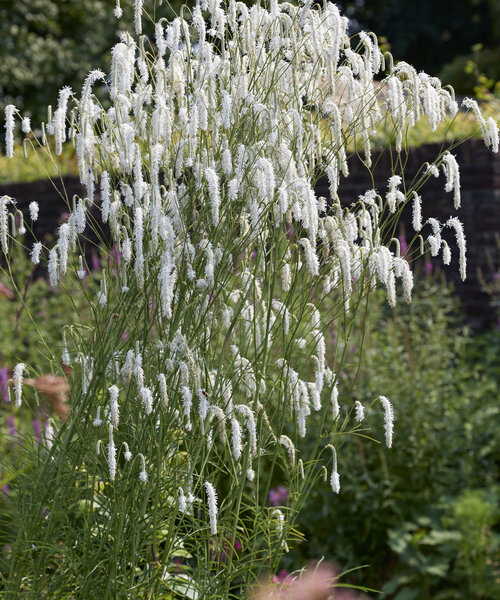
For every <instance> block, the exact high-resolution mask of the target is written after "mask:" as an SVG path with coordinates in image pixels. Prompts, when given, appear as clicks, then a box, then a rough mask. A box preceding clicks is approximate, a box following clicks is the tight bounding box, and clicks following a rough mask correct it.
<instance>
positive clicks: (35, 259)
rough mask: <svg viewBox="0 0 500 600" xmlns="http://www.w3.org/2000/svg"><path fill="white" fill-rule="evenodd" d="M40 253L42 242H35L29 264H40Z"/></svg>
mask: <svg viewBox="0 0 500 600" xmlns="http://www.w3.org/2000/svg"><path fill="white" fill-rule="evenodd" d="M41 253H42V242H35V243H34V244H33V248H32V250H31V262H32V263H33V264H34V265H38V264H39V263H40V254H41Z"/></svg>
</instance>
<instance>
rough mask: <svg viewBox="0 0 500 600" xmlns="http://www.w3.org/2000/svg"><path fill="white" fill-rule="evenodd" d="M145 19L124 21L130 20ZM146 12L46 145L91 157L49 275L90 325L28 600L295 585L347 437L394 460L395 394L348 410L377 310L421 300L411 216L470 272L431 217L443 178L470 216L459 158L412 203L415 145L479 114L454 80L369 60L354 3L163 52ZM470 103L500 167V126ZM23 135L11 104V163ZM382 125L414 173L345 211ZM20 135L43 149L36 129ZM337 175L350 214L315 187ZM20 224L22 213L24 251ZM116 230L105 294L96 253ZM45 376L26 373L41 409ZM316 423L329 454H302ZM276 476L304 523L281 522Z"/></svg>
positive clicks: (72, 351) (37, 534)
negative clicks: (384, 300)
mask: <svg viewBox="0 0 500 600" xmlns="http://www.w3.org/2000/svg"><path fill="white" fill-rule="evenodd" d="M127 8H128V7H125V8H124V7H121V6H120V4H119V2H118V3H117V7H116V11H115V14H116V16H117V17H118V18H119V17H120V16H121V14H122V10H123V9H125V10H127ZM134 10H135V32H133V33H125V34H123V35H122V37H121V40H120V42H119V43H118V44H116V45H115V46H114V48H113V49H112V66H111V72H110V73H109V74H105V73H103V72H102V71H100V70H94V71H92V72H90V73H89V75H88V77H87V79H86V80H85V83H84V85H83V89H82V91H81V94H75V93H74V92H73V91H72V90H71V89H69V88H63V89H62V90H61V92H60V95H59V103H58V106H57V109H56V110H55V111H54V112H53V114H52V111H49V120H48V123H47V124H46V125H43V126H42V129H43V136H42V137H43V140H42V141H43V143H46V137H47V136H51V135H52V136H53V137H54V142H55V153H56V155H57V154H59V153H60V152H61V150H62V147H63V144H64V143H65V142H67V141H68V140H71V141H72V142H73V144H74V145H75V147H76V152H77V155H78V165H79V172H80V177H81V182H82V184H83V185H84V186H85V189H86V196H85V197H84V198H74V199H73V201H72V202H70V211H71V212H70V216H69V219H68V220H67V222H65V223H63V224H62V225H61V226H60V227H59V230H58V232H57V241H56V243H55V245H53V246H52V247H50V248H49V247H44V246H43V244H42V243H41V242H36V243H35V245H34V246H33V248H32V250H31V255H32V260H33V262H34V263H35V264H37V263H38V262H39V261H42V260H43V261H47V264H48V272H49V278H50V281H51V283H52V285H54V286H57V285H59V282H61V281H62V279H63V278H64V277H73V276H77V277H79V278H80V280H81V282H82V292H83V293H84V294H85V295H86V297H87V300H88V303H89V305H90V307H91V310H92V318H91V320H90V322H89V323H72V324H68V328H66V330H65V334H64V344H63V362H64V364H65V365H67V366H70V367H71V414H70V416H69V418H68V419H67V420H66V422H65V423H60V424H56V423H54V424H50V430H47V431H46V434H45V443H44V445H41V446H40V447H39V448H38V450H37V453H36V455H34V457H33V460H34V467H33V471H30V472H29V477H26V478H23V477H20V478H19V480H18V484H17V485H18V491H19V493H18V496H17V497H18V498H20V502H19V504H18V508H17V510H18V516H19V535H18V537H17V539H16V541H15V543H14V544H13V547H12V550H11V556H10V575H9V578H8V581H7V582H6V583H5V584H4V585H5V587H6V589H7V590H10V591H13V590H16V591H17V592H19V590H22V591H23V593H25V595H26V597H30V598H31V597H33V598H35V597H36V598H38V597H40V595H46V596H48V597H54V598H55V597H65V598H72V597H76V596H75V594H77V595H78V596H79V597H90V595H91V594H98V595H100V597H106V598H108V597H109V598H111V597H113V598H119V597H137V598H139V597H140V598H146V597H147V598H150V597H158V598H161V597H165V598H166V597H169V596H168V594H171V593H175V594H177V595H178V596H181V597H189V598H198V597H199V598H228V597H238V598H240V597H242V594H244V593H245V590H246V589H247V586H249V585H250V584H251V583H253V582H254V581H255V580H256V579H257V578H258V576H259V574H260V573H261V572H262V570H263V569H265V568H269V569H276V567H277V566H278V563H279V559H280V556H281V555H282V553H283V552H285V551H286V550H287V547H288V544H289V543H291V541H293V535H294V533H293V524H294V518H295V515H296V513H297V510H298V509H299V508H300V506H301V505H302V504H303V502H304V501H305V499H306V497H307V492H308V490H309V489H310V487H311V486H312V485H315V484H316V482H317V480H318V479H320V478H321V477H322V476H323V475H324V478H325V479H328V480H329V481H330V483H331V486H332V489H333V492H335V493H338V492H339V491H340V489H341V468H338V466H337V460H338V462H339V466H340V467H341V466H342V454H341V449H340V445H341V440H342V436H344V435H346V434H347V433H349V432H350V431H354V432H356V431H357V430H359V428H361V427H364V426H365V425H366V421H365V422H363V421H364V419H365V414H368V411H369V410H374V409H377V410H381V411H383V413H384V415H385V440H386V443H387V445H388V446H391V445H392V437H393V425H394V413H393V408H392V404H391V402H390V401H389V399H387V398H386V397H385V396H380V397H379V398H376V399H374V403H373V406H372V407H364V406H362V405H361V404H360V403H359V402H358V403H356V405H352V406H351V403H350V400H349V395H348V393H347V390H346V391H343V390H341V389H339V386H338V384H337V374H338V373H339V370H340V369H341V368H347V366H346V361H345V358H346V355H347V350H348V338H349V332H350V330H351V328H352V327H353V326H354V325H355V324H356V323H357V321H358V320H359V319H360V314H361V313H362V312H363V311H364V310H368V309H369V304H368V302H369V296H370V291H372V290H373V289H374V288H375V287H376V286H378V285H382V286H384V287H385V289H386V290H387V297H388V301H389V303H390V304H391V305H395V304H396V301H397V296H398V294H399V293H401V294H402V296H403V298H404V300H405V301H406V302H410V301H411V294H412V288H413V277H412V271H411V269H410V266H409V263H408V261H407V259H406V257H405V256H404V255H402V254H401V251H400V246H399V242H398V240H397V239H395V238H394V237H392V236H393V232H394V231H395V225H396V223H397V220H398V218H399V216H400V214H401V211H402V210H403V208H404V207H405V206H406V205H407V204H409V203H411V204H412V205H413V225H414V228H415V238H414V240H413V242H412V245H413V248H416V249H417V251H420V252H424V251H427V248H430V251H431V253H432V254H433V255H437V254H439V253H442V256H443V260H444V262H445V263H448V262H449V261H450V257H451V253H450V248H449V246H448V244H447V243H446V242H445V241H444V240H443V239H442V236H441V232H442V230H443V228H444V227H450V228H452V229H453V230H454V231H455V233H456V238H457V244H458V250H459V258H460V269H461V273H462V276H464V277H465V270H466V262H465V237H464V233H463V230H462V225H461V223H460V221H459V220H458V218H457V217H455V216H454V217H450V219H449V220H448V221H447V222H446V223H439V222H438V221H437V220H436V219H429V220H428V221H426V222H423V220H422V215H421V197H420V196H419V193H418V192H419V189H420V188H421V187H422V185H423V183H425V181H426V180H427V179H428V178H429V177H431V176H439V175H440V169H442V170H443V172H444V178H445V186H446V190H447V191H450V192H453V195H454V207H455V209H458V208H459V206H460V183H459V169H458V165H457V163H456V161H455V158H454V157H453V155H452V154H451V153H449V152H446V153H444V154H442V155H440V156H438V157H436V161H435V162H434V163H433V164H431V165H426V166H424V167H423V168H422V170H421V172H420V174H419V177H417V179H415V181H414V182H413V183H411V184H410V185H405V183H404V173H403V170H402V164H403V161H402V160H400V158H399V153H400V152H401V150H402V148H403V142H404V137H405V131H406V130H407V129H408V128H411V127H413V126H414V125H415V123H416V122H417V121H418V120H419V119H429V121H430V123H431V125H432V127H437V125H438V124H439V123H440V122H442V121H443V120H445V119H446V118H448V116H450V115H451V116H454V115H455V114H456V113H457V111H458V106H457V103H456V101H455V98H454V95H453V91H452V90H450V89H447V88H444V87H442V86H441V83H440V81H439V80H438V79H436V78H433V77H429V76H428V75H426V74H425V73H417V72H416V70H415V69H414V68H413V67H411V66H410V65H408V64H406V63H398V64H397V65H394V64H393V61H392V58H391V57H390V55H387V54H385V55H384V54H383V53H382V52H381V50H380V48H379V47H378V44H377V38H376V37H375V36H374V35H373V34H368V33H361V34H360V35H359V37H357V38H356V41H355V43H354V42H353V41H352V40H351V39H350V38H349V36H348V35H347V24H348V23H347V19H346V18H345V17H343V16H341V14H340V13H339V11H338V9H337V8H336V6H335V5H334V4H332V3H328V2H325V4H324V6H323V7H322V8H321V9H320V8H313V7H312V3H311V2H306V3H304V4H301V5H300V6H293V5H291V4H289V3H282V4H279V3H278V2H276V1H274V0H272V1H271V2H270V4H269V6H267V7H263V6H261V5H259V4H256V5H254V6H252V7H251V8H249V7H247V6H246V5H245V4H243V3H241V2H234V1H233V0H231V1H230V2H228V4H227V6H226V7H223V6H222V5H221V3H220V2H219V1H218V0H214V1H210V2H208V1H207V0H203V1H202V2H199V1H198V2H197V3H196V5H195V6H194V8H193V9H192V12H190V11H189V10H187V9H183V11H182V14H181V16H179V17H177V18H175V19H174V20H173V21H172V22H166V21H165V20H164V19H161V18H160V19H159V20H158V21H157V22H156V23H155V24H154V35H153V36H152V35H145V34H143V31H142V23H143V20H144V22H146V17H148V15H147V13H146V12H145V11H144V7H143V2H142V0H136V2H135V5H134ZM376 79H378V80H379V81H376ZM97 89H98V90H99V98H101V101H98V99H97V95H96V92H97ZM466 104H467V106H468V107H469V108H472V109H473V110H474V111H475V112H476V114H477V118H478V120H479V123H480V126H481V127H482V129H483V133H484V138H485V142H486V144H487V145H489V146H491V147H492V149H493V150H494V151H497V150H498V129H497V125H496V123H495V122H494V121H493V119H490V120H488V121H487V122H486V121H484V119H483V118H482V116H481V114H480V112H479V109H478V107H477V105H476V104H475V103H474V101H472V100H467V103H466ZM17 116H18V112H17V110H16V109H15V107H14V106H12V105H10V106H8V107H7V109H6V122H5V127H6V143H7V155H9V156H12V154H13V152H14V132H15V128H16V126H17V125H16V118H17ZM382 121H385V122H387V121H389V122H390V123H392V126H393V128H394V140H395V150H396V156H397V157H398V158H397V160H396V161H395V170H394V175H393V176H392V177H391V178H390V180H389V182H388V187H387V191H386V192H384V193H379V192H378V191H377V190H375V189H372V190H368V191H367V192H366V193H365V194H364V195H363V196H362V197H360V198H359V200H358V202H357V203H356V204H354V205H353V206H350V207H348V208H344V207H342V205H341V202H340V197H341V190H342V181H343V180H344V179H346V178H348V176H349V169H348V157H349V156H350V155H351V154H354V153H358V155H359V157H360V160H362V161H363V162H364V163H365V165H366V167H367V168H371V157H370V155H371V139H372V136H373V133H374V131H375V129H376V127H377V125H378V124H379V123H380V122H382ZM21 127H22V131H23V132H24V133H29V132H30V130H31V124H30V122H29V120H28V119H26V118H24V119H22V121H21ZM44 148H45V149H46V148H47V146H44ZM323 176H324V177H327V178H328V181H329V197H328V198H323V197H318V196H317V194H316V192H315V184H316V182H317V181H318V179H319V178H320V177H323ZM96 190H99V197H98V198H97V195H96ZM96 208H97V212H96V210H95V209H96ZM40 210H41V211H43V207H41V208H40ZM14 212H15V204H14V201H13V199H11V198H9V197H5V196H4V197H3V198H2V199H1V200H0V233H1V240H0V241H1V247H2V250H3V252H4V254H5V255H6V256H7V257H8V252H9V246H10V245H11V244H12V243H15V241H16V234H17V233H18V231H16V230H15V226H14V222H15V221H14V219H13V218H11V216H12V215H13V214H14ZM96 214H98V216H99V219H96ZM37 215H38V206H34V205H33V206H31V207H30V216H31V219H34V218H36V216H37ZM26 221H27V222H29V219H28V217H27V216H26ZM22 222H23V223H24V221H22ZM104 227H107V228H108V229H109V232H110V235H109V236H103V248H104V250H103V251H106V252H107V253H108V254H109V260H108V261H103V264H104V267H103V269H102V272H101V274H100V276H99V277H98V281H97V280H96V278H95V277H94V278H90V277H89V275H88V271H89V269H87V268H86V265H85V251H84V249H83V247H82V242H83V240H84V238H85V234H86V231H88V230H89V229H94V230H95V231H97V232H101V231H103V228H104ZM106 249H107V250H106ZM399 282H401V286H400V283H399ZM399 287H401V292H399V291H398V288H399ZM332 327H334V328H335V330H336V332H337V336H336V338H335V339H334V338H333V337H332V336H331V335H330V334H329V332H330V331H331V328H332ZM61 339H62V335H61ZM34 368H36V366H33V365H22V364H20V365H18V366H17V367H16V369H15V372H14V387H15V393H14V397H15V401H16V403H17V404H18V405H20V404H21V403H22V401H23V394H24V393H25V392H24V388H23V384H22V380H23V376H24V374H25V373H29V372H30V370H31V369H34ZM381 392H383V390H381ZM310 419H318V420H319V421H320V423H321V427H320V430H321V431H322V436H321V437H320V438H319V439H317V440H316V441H315V444H314V445H313V448H314V449H313V451H312V453H311V454H308V455H305V454H303V450H302V442H303V440H304V438H305V437H306V435H307V428H308V422H309V421H310ZM308 447H310V446H308ZM277 480H279V481H280V482H281V483H284V484H286V486H287V487H288V488H289V497H288V503H287V506H286V507H285V506H281V507H277V506H269V504H268V503H267V498H268V493H269V490H270V488H271V487H272V485H273V484H274V483H275V482H276V481H277ZM232 549H234V551H233V550H232ZM222 550H223V551H222ZM222 555H223V556H224V560H221V559H220V557H221V556H222Z"/></svg>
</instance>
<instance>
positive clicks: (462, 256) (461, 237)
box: [446, 217, 467, 281]
mask: <svg viewBox="0 0 500 600" xmlns="http://www.w3.org/2000/svg"><path fill="white" fill-rule="evenodd" d="M446 225H447V226H448V227H451V228H452V229H454V230H455V237H456V240H457V245H458V251H459V265H460V277H461V278H462V281H464V280H465V278H466V271H467V259H466V252H467V248H466V243H465V234H464V228H463V225H462V223H461V222H460V221H459V220H458V219H457V217H450V218H449V219H448V221H447V222H446Z"/></svg>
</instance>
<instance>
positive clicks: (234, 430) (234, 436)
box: [231, 417, 243, 460]
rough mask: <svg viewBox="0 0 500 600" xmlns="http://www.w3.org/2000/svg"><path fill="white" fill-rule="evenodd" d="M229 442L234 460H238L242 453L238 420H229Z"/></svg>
mask: <svg viewBox="0 0 500 600" xmlns="http://www.w3.org/2000/svg"><path fill="white" fill-rule="evenodd" d="M231 440H232V446H233V457H234V460H240V458H241V453H242V451H243V445H242V433H241V425H240V422H239V421H238V419H235V418H234V417H233V418H232V419H231Z"/></svg>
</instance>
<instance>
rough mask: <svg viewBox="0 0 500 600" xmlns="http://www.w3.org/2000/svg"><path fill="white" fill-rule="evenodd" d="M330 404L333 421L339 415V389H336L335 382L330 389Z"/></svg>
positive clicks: (336, 384)
mask: <svg viewBox="0 0 500 600" xmlns="http://www.w3.org/2000/svg"><path fill="white" fill-rule="evenodd" d="M330 402H331V404H332V416H333V420H334V421H335V420H336V419H337V418H338V416H339V414H340V406H339V388H338V382H337V381H335V383H334V384H333V387H332V395H331V398H330Z"/></svg>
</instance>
